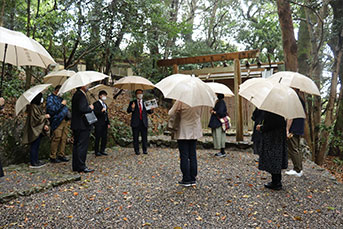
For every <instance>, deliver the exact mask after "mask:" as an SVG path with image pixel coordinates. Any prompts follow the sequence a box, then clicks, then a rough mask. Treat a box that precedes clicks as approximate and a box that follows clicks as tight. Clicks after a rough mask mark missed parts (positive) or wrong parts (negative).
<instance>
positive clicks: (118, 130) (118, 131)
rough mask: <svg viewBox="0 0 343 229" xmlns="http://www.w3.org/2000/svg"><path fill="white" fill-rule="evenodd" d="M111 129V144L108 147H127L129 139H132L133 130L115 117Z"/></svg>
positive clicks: (109, 136)
mask: <svg viewBox="0 0 343 229" xmlns="http://www.w3.org/2000/svg"><path fill="white" fill-rule="evenodd" d="M110 122H111V128H110V130H109V135H108V138H109V143H108V146H113V145H115V144H117V145H120V146H126V142H127V141H128V139H131V138H132V130H131V128H130V127H129V126H128V125H127V124H126V123H124V122H122V121H121V120H120V118H118V117H114V118H113V119H111V120H110Z"/></svg>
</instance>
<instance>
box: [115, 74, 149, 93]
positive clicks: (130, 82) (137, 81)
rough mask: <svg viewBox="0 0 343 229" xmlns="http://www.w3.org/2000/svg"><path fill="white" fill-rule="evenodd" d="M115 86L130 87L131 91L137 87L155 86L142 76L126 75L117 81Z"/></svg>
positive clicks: (147, 87)
mask: <svg viewBox="0 0 343 229" xmlns="http://www.w3.org/2000/svg"><path fill="white" fill-rule="evenodd" d="M113 86H114V87H116V88H119V89H128V90H131V91H135V90H137V89H141V90H150V89H154V87H155V85H154V84H153V83H152V82H151V81H150V80H148V79H146V78H144V77H141V76H126V77H124V78H121V79H120V80H118V81H117V82H115V83H114V84H113Z"/></svg>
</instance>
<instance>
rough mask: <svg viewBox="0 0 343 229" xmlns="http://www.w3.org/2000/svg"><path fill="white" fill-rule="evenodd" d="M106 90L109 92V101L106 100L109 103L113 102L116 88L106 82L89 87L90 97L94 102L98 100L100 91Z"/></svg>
mask: <svg viewBox="0 0 343 229" xmlns="http://www.w3.org/2000/svg"><path fill="white" fill-rule="evenodd" d="M102 90H104V91H106V92H107V100H106V101H108V102H106V103H107V104H109V103H111V102H112V101H113V96H114V88H113V87H110V86H107V85H104V84H98V85H96V86H94V87H92V88H89V90H88V93H89V95H90V96H89V97H90V99H91V102H92V103H94V102H95V101H97V100H98V99H99V92H100V91H102Z"/></svg>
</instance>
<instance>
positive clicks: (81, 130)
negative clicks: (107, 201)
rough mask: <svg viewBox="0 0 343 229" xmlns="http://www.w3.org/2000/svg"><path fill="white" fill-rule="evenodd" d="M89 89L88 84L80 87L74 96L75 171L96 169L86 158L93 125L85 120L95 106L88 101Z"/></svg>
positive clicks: (73, 162)
mask: <svg viewBox="0 0 343 229" xmlns="http://www.w3.org/2000/svg"><path fill="white" fill-rule="evenodd" d="M87 90H88V86H82V87H78V88H77V90H76V92H75V94H74V95H73V98H72V105H71V107H72V108H71V109H72V118H71V129H72V130H73V136H74V145H73V160H72V168H73V171H75V172H85V173H90V172H93V171H94V170H93V169H89V168H87V166H86V159H87V151H88V144H89V135H90V131H91V126H90V125H89V124H88V123H87V121H85V117H84V116H85V114H87V113H91V112H92V111H93V109H94V106H93V105H89V103H88V99H87V95H86V92H87Z"/></svg>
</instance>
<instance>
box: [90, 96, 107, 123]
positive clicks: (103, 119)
mask: <svg viewBox="0 0 343 229" xmlns="http://www.w3.org/2000/svg"><path fill="white" fill-rule="evenodd" d="M105 104H106V103H105ZM93 106H94V113H95V116H96V118H97V119H98V121H97V122H96V123H95V125H96V126H97V125H101V126H103V125H109V124H110V121H109V120H108V113H107V111H108V106H107V104H106V106H107V111H106V112H102V111H101V110H102V108H103V106H102V104H101V102H100V101H99V100H98V101H96V102H95V103H93Z"/></svg>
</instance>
